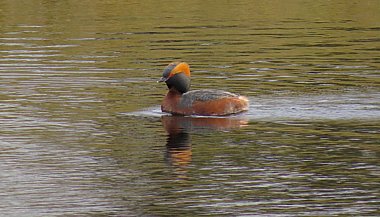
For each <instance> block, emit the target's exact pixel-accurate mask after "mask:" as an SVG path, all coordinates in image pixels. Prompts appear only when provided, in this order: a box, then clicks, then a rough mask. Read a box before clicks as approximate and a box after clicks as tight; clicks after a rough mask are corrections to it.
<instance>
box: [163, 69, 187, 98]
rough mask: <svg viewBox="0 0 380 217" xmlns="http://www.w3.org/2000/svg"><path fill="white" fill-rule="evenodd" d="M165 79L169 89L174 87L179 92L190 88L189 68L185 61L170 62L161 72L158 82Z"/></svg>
mask: <svg viewBox="0 0 380 217" xmlns="http://www.w3.org/2000/svg"><path fill="white" fill-rule="evenodd" d="M163 81H165V83H166V85H167V86H168V88H169V89H171V88H174V89H176V90H177V91H179V92H180V93H186V92H187V91H189V90H190V69H189V65H188V64H187V63H184V62H182V63H171V64H169V65H168V66H167V67H166V68H165V69H164V72H163V73H162V78H161V79H160V80H159V82H163Z"/></svg>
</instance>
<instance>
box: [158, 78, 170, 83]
mask: <svg viewBox="0 0 380 217" xmlns="http://www.w3.org/2000/svg"><path fill="white" fill-rule="evenodd" d="M166 80H168V79H167V78H165V77H161V78H160V80H158V81H157V83H159V82H164V81H166Z"/></svg>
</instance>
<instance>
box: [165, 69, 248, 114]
mask: <svg viewBox="0 0 380 217" xmlns="http://www.w3.org/2000/svg"><path fill="white" fill-rule="evenodd" d="M158 82H165V83H166V85H167V86H168V88H169V91H168V93H167V94H166V96H165V98H164V100H163V101H162V104H161V110H162V111H163V112H168V113H171V114H175V115H186V116H187V115H201V116H225V115H230V114H236V113H240V112H243V111H247V110H248V106H249V101H248V99H247V97H244V96H240V95H237V94H234V93H230V92H227V91H222V90H214V89H203V90H190V66H189V64H187V63H185V62H173V63H170V64H169V65H168V66H167V67H166V68H165V69H164V72H163V73H162V77H161V79H160V80H159V81H158Z"/></svg>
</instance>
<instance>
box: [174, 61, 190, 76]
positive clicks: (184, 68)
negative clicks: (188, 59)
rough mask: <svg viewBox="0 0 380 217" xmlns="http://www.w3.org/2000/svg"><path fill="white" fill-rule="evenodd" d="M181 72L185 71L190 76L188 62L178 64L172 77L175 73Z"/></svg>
mask: <svg viewBox="0 0 380 217" xmlns="http://www.w3.org/2000/svg"><path fill="white" fill-rule="evenodd" d="M181 72H183V73H185V75H186V76H187V77H190V66H189V64H187V63H185V62H181V63H178V64H177V66H176V67H175V68H174V69H173V70H172V72H171V73H170V77H171V76H173V75H175V74H178V73H181Z"/></svg>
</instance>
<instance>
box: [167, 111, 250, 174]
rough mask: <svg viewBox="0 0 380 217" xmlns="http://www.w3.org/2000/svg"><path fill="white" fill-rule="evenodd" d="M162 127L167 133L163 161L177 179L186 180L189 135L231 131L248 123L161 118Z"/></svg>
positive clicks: (188, 159) (222, 119)
mask: <svg viewBox="0 0 380 217" xmlns="http://www.w3.org/2000/svg"><path fill="white" fill-rule="evenodd" d="M161 121H162V124H163V127H164V128H165V130H166V132H167V133H168V137H167V143H166V155H165V159H166V160H167V162H168V163H169V164H170V165H171V166H172V167H173V169H174V170H175V172H176V174H177V175H178V177H179V178H186V177H187V176H186V173H187V169H188V167H189V166H190V164H191V160H192V151H191V133H192V132H195V131H196V132H202V131H210V130H231V129H235V128H240V127H244V126H246V125H247V124H248V121H247V120H245V119H242V118H236V117H234V118H227V117H223V118H220V117H218V118H215V117H213V118H211V117H184V116H171V115H167V116H162V117H161Z"/></svg>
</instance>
